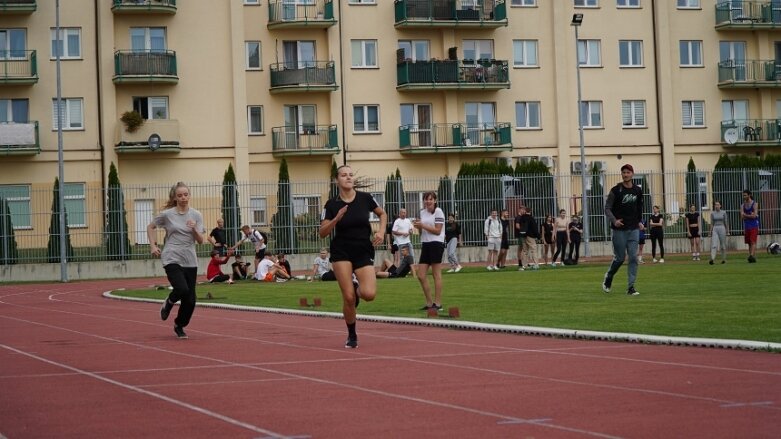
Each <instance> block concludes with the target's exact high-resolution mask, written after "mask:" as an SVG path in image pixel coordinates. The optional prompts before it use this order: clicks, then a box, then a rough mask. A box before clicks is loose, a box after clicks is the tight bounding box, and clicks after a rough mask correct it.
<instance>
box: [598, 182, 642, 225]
mask: <svg viewBox="0 0 781 439" xmlns="http://www.w3.org/2000/svg"><path fill="white" fill-rule="evenodd" d="M605 215H606V216H607V217H608V219H609V220H610V227H611V228H613V229H615V228H616V226H615V224H614V220H619V219H620V220H622V222H623V224H624V225H623V227H621V230H634V229H637V228H638V224H640V220H641V219H642V215H643V189H642V188H640V186H638V185H636V184H632V187H626V186H624V184H623V183H618V184H617V185H615V186H613V188H612V189H610V193H609V194H608V196H607V201H605Z"/></svg>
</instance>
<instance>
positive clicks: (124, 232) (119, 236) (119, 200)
mask: <svg viewBox="0 0 781 439" xmlns="http://www.w3.org/2000/svg"><path fill="white" fill-rule="evenodd" d="M106 192H107V194H106V197H107V198H108V206H107V207H108V212H107V215H106V253H107V255H106V257H107V258H108V259H109V260H112V261H124V260H126V259H128V257H129V256H130V253H131V252H130V240H129V239H128V229H127V212H126V211H125V196H124V194H123V193H122V186H121V184H120V183H119V175H118V174H117V167H116V166H114V162H111V166H110V167H109V171H108V188H107V191H106ZM141 226H144V224H139V225H138V226H137V227H141Z"/></svg>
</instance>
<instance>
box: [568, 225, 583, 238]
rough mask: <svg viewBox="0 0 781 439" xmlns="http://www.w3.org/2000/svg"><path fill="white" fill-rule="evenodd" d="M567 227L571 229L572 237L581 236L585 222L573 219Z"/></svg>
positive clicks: (570, 234)
mask: <svg viewBox="0 0 781 439" xmlns="http://www.w3.org/2000/svg"><path fill="white" fill-rule="evenodd" d="M567 228H568V229H569V236H570V239H572V238H580V230H581V229H582V228H583V224H581V223H580V221H572V222H570V223H569V226H568V227H567Z"/></svg>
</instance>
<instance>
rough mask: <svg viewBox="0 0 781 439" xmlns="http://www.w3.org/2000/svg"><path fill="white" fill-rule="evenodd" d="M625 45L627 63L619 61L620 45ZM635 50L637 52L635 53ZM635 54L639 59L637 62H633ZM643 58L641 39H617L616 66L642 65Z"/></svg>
mask: <svg viewBox="0 0 781 439" xmlns="http://www.w3.org/2000/svg"><path fill="white" fill-rule="evenodd" d="M622 46H626V52H627V55H628V56H629V60H628V61H629V63H628V64H624V63H623V62H622V61H621V47H622ZM635 52H637V54H636V53H635ZM635 55H637V56H638V57H639V58H640V59H639V60H638V62H637V63H634V62H633V59H634V58H635ZM644 62H645V60H644V59H643V40H619V41H618V66H619V67H630V68H631V67H635V68H636V67H643V64H644Z"/></svg>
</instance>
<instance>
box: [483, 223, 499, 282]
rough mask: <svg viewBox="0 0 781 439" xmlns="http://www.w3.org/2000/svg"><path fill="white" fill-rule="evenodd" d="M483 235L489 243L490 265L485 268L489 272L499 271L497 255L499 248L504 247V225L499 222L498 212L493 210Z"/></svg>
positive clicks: (484, 225)
mask: <svg viewBox="0 0 781 439" xmlns="http://www.w3.org/2000/svg"><path fill="white" fill-rule="evenodd" d="M483 234H484V235H485V238H486V240H487V241H488V244H487V246H488V261H487V264H488V265H486V266H485V268H486V270H488V271H493V270H498V269H499V268H497V267H496V255H497V253H499V247H501V246H502V223H501V221H499V218H498V215H497V213H496V210H492V211H491V216H489V217H488V218H486V219H485V223H484V224H483Z"/></svg>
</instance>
